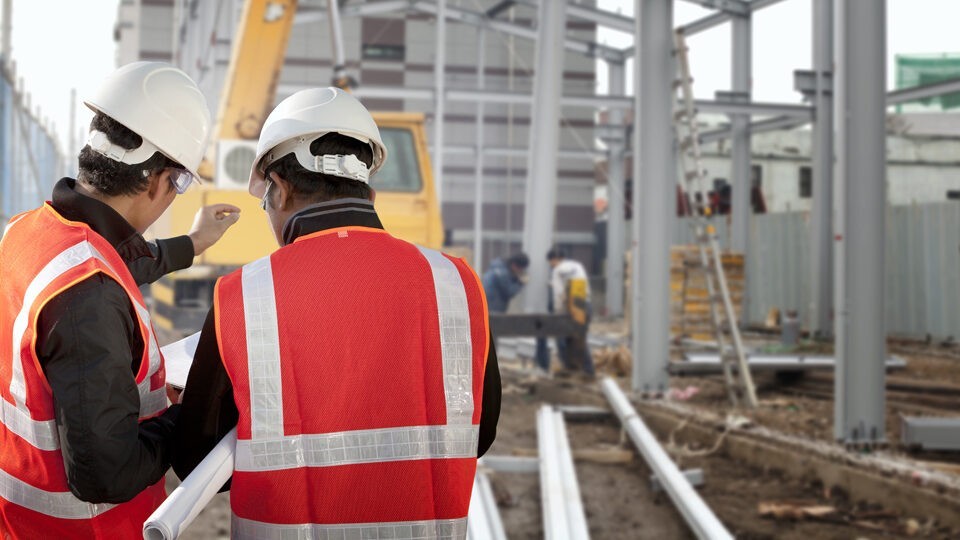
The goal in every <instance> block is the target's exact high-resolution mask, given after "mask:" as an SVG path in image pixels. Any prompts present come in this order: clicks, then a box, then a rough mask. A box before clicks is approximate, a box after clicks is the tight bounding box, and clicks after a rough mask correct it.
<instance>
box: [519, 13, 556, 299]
mask: <svg viewBox="0 0 960 540" xmlns="http://www.w3.org/2000/svg"><path fill="white" fill-rule="evenodd" d="M565 6H566V2H540V8H539V10H538V11H539V17H538V18H537V20H538V21H539V29H538V32H539V34H540V36H539V38H538V39H537V47H536V51H537V56H536V60H537V63H536V65H535V68H534V72H535V74H536V76H535V78H534V81H533V98H534V99H533V107H532V108H533V111H532V114H531V120H530V146H529V148H530V150H531V152H530V159H529V162H528V163H529V164H528V166H527V188H526V199H525V201H526V212H525V215H524V219H523V247H524V251H526V252H527V254H528V255H529V256H530V285H529V286H528V287H526V289H527V290H526V295H527V298H526V308H527V311H528V312H538V313H543V312H545V311H546V310H547V280H548V277H549V276H548V274H549V267H548V266H547V259H546V257H547V251H549V250H550V245H551V243H552V241H553V229H554V222H555V221H556V212H557V185H558V183H557V148H558V146H559V144H560V130H559V128H558V127H557V118H560V88H561V87H562V86H563V57H564V56H565V53H564V48H563V37H564V34H565V31H566V24H565V19H566V17H565V15H566V13H565V9H564V8H565Z"/></svg>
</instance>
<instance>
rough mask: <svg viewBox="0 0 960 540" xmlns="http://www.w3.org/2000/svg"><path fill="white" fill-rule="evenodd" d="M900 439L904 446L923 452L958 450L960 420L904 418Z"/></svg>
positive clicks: (959, 443)
mask: <svg viewBox="0 0 960 540" xmlns="http://www.w3.org/2000/svg"><path fill="white" fill-rule="evenodd" d="M901 426H902V428H901V429H900V438H901V442H902V443H903V445H904V446H907V447H912V448H922V449H924V450H939V451H945V450H946V451H955V450H960V418H930V417H915V416H904V417H903V418H902V423H901Z"/></svg>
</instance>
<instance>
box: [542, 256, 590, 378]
mask: <svg viewBox="0 0 960 540" xmlns="http://www.w3.org/2000/svg"><path fill="white" fill-rule="evenodd" d="M547 260H548V261H549V262H550V268H552V270H551V273H550V289H551V294H552V302H553V303H552V310H553V311H554V312H557V313H567V314H568V315H570V317H571V318H572V319H573V321H574V323H576V324H577V328H578V332H577V334H576V335H573V336H567V337H566V338H560V339H558V340H557V352H558V353H559V355H560V360H561V361H562V362H563V364H564V366H565V367H566V368H567V369H568V370H570V371H576V370H581V369H582V370H583V372H584V373H585V374H586V375H587V376H588V377H593V376H594V370H593V357H592V356H591V355H590V347H589V345H588V343H587V334H588V332H589V329H590V319H591V317H592V315H593V313H592V307H591V305H590V282H589V279H588V277H587V271H586V269H585V268H584V267H583V265H582V264H580V263H579V262H577V261H575V260H573V259H570V258H568V257H567V256H566V254H565V253H564V252H563V251H562V250H561V249H559V248H553V249H551V250H550V251H549V253H547Z"/></svg>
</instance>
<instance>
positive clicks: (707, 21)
mask: <svg viewBox="0 0 960 540" xmlns="http://www.w3.org/2000/svg"><path fill="white" fill-rule="evenodd" d="M782 1H783V0H753V1H752V2H750V3H749V6H750V13H756V12H757V11H758V10H761V9H763V8H765V7H767V6H772V5H773V4H776V3H779V2H782ZM735 17H736V15H733V14H731V13H729V12H722V13H714V14H713V15H708V16H706V17H704V18H702V19H699V20H696V21H693V22H691V23H687V24H685V25H683V26H681V27H680V28H678V29H677V30H679V31H681V32H683V33H684V35H687V36H692V35H693V34H696V33H699V32H703V31H704V30H709V29H711V28H713V27H715V26H719V25H721V24H723V23H725V22H727V21H729V20H731V19H733V18H735Z"/></svg>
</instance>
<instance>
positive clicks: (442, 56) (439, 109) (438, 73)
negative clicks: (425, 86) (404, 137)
mask: <svg viewBox="0 0 960 540" xmlns="http://www.w3.org/2000/svg"><path fill="white" fill-rule="evenodd" d="M435 22H436V25H437V33H436V36H435V38H434V51H436V52H435V53H434V57H433V62H434V64H433V85H434V93H433V99H434V108H433V112H434V114H433V148H434V152H433V155H432V156H431V158H432V159H433V182H434V186H436V190H437V200H438V201H439V202H440V204H443V123H444V117H445V116H446V114H445V111H444V108H445V107H444V105H445V104H446V103H445V99H446V93H447V92H446V88H447V87H446V84H444V83H445V82H446V69H445V67H446V64H447V47H446V44H447V0H437V17H436V21H435Z"/></svg>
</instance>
